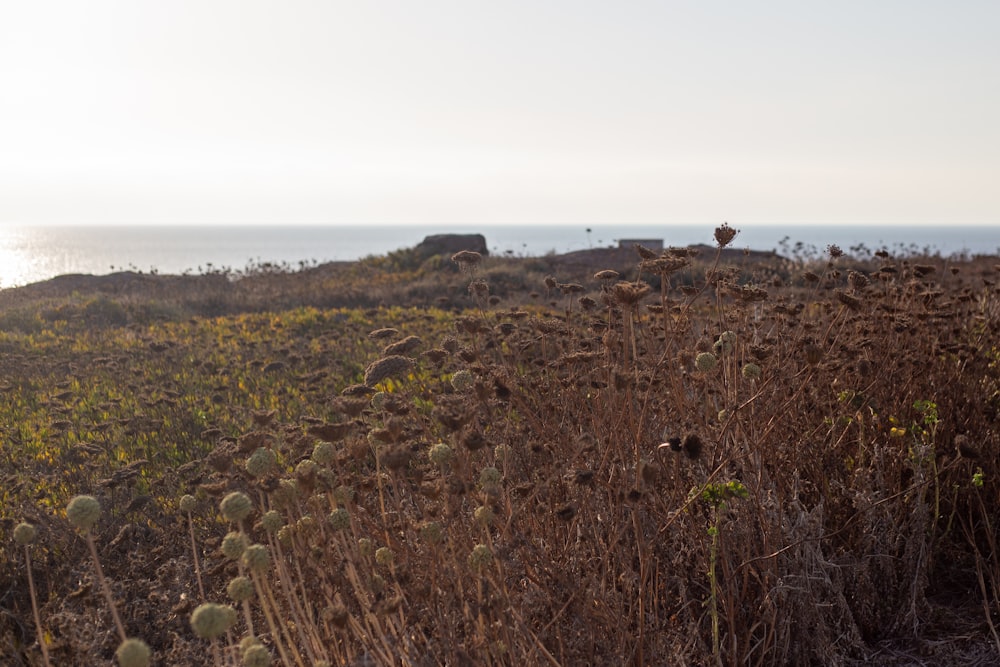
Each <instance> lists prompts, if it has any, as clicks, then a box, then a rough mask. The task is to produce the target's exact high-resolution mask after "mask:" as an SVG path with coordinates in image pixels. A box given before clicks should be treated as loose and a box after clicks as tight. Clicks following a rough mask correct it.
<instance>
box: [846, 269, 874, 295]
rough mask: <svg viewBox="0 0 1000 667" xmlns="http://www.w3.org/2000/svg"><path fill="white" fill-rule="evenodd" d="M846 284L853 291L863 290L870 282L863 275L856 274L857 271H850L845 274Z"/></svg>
mask: <svg viewBox="0 0 1000 667" xmlns="http://www.w3.org/2000/svg"><path fill="white" fill-rule="evenodd" d="M847 283H848V284H849V285H850V286H851V289H852V290H854V291H858V290H863V289H864V288H866V287H868V284H869V283H870V281H869V280H868V276H866V275H865V274H863V273H858V272H857V271H850V272H848V274H847Z"/></svg>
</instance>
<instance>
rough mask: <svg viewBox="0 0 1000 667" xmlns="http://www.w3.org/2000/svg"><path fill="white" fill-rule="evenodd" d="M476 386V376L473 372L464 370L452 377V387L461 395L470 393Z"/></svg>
mask: <svg viewBox="0 0 1000 667" xmlns="http://www.w3.org/2000/svg"><path fill="white" fill-rule="evenodd" d="M475 384H476V376H475V375H473V374H472V371H467V370H464V369H463V370H460V371H457V372H456V373H455V374H454V375H452V376H451V386H452V387H453V388H454V389H455V391H457V392H458V393H460V394H464V393H465V392H467V391H469V390H470V389H472V387H473V385H475Z"/></svg>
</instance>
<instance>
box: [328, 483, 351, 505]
mask: <svg viewBox="0 0 1000 667" xmlns="http://www.w3.org/2000/svg"><path fill="white" fill-rule="evenodd" d="M333 499H334V500H336V501H337V502H338V503H340V504H341V505H346V504H348V503H350V502H351V501H352V500H354V489H352V488H351V487H349V486H345V485H343V484H342V485H340V486H338V487H337V488H336V489H334V490H333Z"/></svg>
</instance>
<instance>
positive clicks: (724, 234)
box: [715, 222, 739, 248]
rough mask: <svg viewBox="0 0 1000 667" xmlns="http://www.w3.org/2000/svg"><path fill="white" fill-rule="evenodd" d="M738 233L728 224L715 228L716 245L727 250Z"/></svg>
mask: <svg viewBox="0 0 1000 667" xmlns="http://www.w3.org/2000/svg"><path fill="white" fill-rule="evenodd" d="M738 233H739V230H738V229H733V228H732V227H730V226H729V223H728V222H724V223H722V225H721V226H719V227H716V228H715V243H716V244H717V245H718V246H719V247H720V248H725V247H726V246H727V245H729V244H730V243H732V242H733V239H735V238H736V235H737V234H738Z"/></svg>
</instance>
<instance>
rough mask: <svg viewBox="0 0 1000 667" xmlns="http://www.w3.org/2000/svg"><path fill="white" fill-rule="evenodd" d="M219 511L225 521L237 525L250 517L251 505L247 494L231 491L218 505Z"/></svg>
mask: <svg viewBox="0 0 1000 667" xmlns="http://www.w3.org/2000/svg"><path fill="white" fill-rule="evenodd" d="M219 510H220V511H221V512H222V516H223V517H225V518H226V520H227V521H232V522H233V523H238V522H240V521H243V520H244V519H246V518H247V517H248V516H250V512H252V511H253V503H252V502H251V501H250V497H249V496H248V495H247V494H245V493H243V492H242V491H233V492H232V493H230V494H228V495H227V496H226V497H225V498H223V499H222V502H221V503H219Z"/></svg>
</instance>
